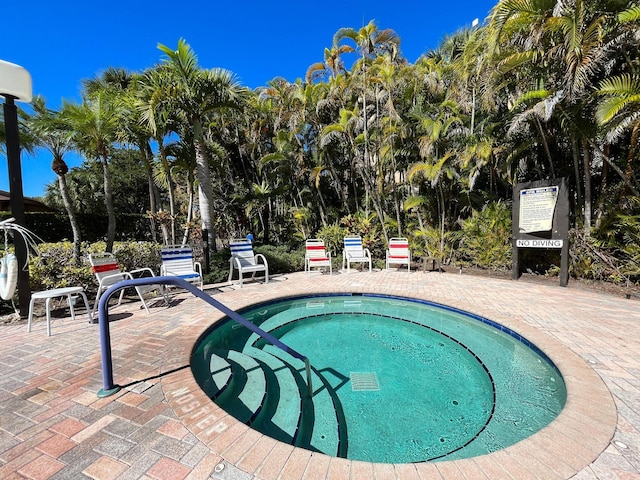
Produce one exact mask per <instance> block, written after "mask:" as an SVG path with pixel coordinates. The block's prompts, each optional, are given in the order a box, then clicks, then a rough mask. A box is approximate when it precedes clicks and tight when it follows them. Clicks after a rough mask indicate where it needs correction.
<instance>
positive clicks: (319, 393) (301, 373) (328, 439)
mask: <svg viewBox="0 0 640 480" xmlns="http://www.w3.org/2000/svg"><path fill="white" fill-rule="evenodd" d="M264 351H265V352H268V353H270V354H272V355H273V356H275V357H278V358H280V359H281V360H282V361H284V362H288V361H289V362H291V364H292V366H294V369H295V371H296V372H297V376H298V379H299V380H298V381H297V382H296V383H297V384H298V385H299V386H300V387H301V388H302V390H301V393H300V398H301V399H302V402H301V409H300V410H301V412H302V419H301V423H300V427H299V429H298V433H297V436H296V441H295V445H297V446H299V447H303V448H306V449H309V450H315V451H318V452H322V453H325V454H327V455H331V456H337V455H339V453H340V452H341V450H342V448H341V445H340V431H341V429H340V424H339V422H338V419H337V416H336V409H335V405H334V403H333V398H332V395H331V393H330V391H329V389H328V388H327V386H326V385H325V383H324V381H323V379H321V378H320V377H319V376H318V375H317V373H316V372H315V371H313V369H312V371H311V383H312V386H313V396H312V398H309V396H308V394H307V393H306V389H307V385H306V371H305V367H304V363H303V362H301V361H300V360H296V359H293V358H292V357H291V356H290V355H289V354H287V353H285V352H283V351H282V350H280V349H279V348H277V347H274V346H273V345H266V346H265V347H264ZM285 356H286V357H289V358H288V359H287V358H285Z"/></svg>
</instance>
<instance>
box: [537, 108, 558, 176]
mask: <svg viewBox="0 0 640 480" xmlns="http://www.w3.org/2000/svg"><path fill="white" fill-rule="evenodd" d="M536 126H537V127H538V133H539V134H540V138H541V139H542V145H543V147H544V151H545V153H546V154H547V160H549V169H550V171H551V177H552V178H555V176H556V173H555V171H554V168H553V158H551V150H550V149H549V143H548V142H547V137H546V136H545V134H544V130H543V128H542V125H541V124H540V119H539V118H538V117H536Z"/></svg>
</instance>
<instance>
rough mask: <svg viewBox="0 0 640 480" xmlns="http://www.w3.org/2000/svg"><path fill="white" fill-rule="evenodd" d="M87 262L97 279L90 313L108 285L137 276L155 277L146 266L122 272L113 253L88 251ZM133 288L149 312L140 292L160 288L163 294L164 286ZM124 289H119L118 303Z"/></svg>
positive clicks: (120, 301) (96, 305)
mask: <svg viewBox="0 0 640 480" xmlns="http://www.w3.org/2000/svg"><path fill="white" fill-rule="evenodd" d="M89 263H90V264H91V268H92V269H93V273H94V274H95V276H96V280H97V281H98V293H97V295H96V301H95V303H94V304H93V310H92V311H91V313H92V314H93V313H95V311H96V308H98V301H99V300H100V296H101V295H102V293H103V292H104V291H105V290H107V289H108V288H109V287H110V286H112V285H114V284H116V283H118V282H120V281H122V280H133V279H134V278H139V277H155V275H154V274H153V270H151V269H150V268H148V267H145V268H137V269H135V270H131V271H128V272H123V271H122V270H120V265H118V260H117V259H116V257H115V255H113V253H90V254H89ZM134 275H135V277H134ZM135 289H136V293H137V294H138V297H140V300H141V301H142V305H144V308H145V310H146V311H147V313H149V307H147V303H146V302H145V301H144V298H143V297H142V294H143V293H145V292H148V291H150V290H158V289H160V290H161V291H162V293H163V295H165V292H164V287H163V286H160V285H150V286H143V287H135ZM124 291H125V289H122V290H121V291H120V297H119V298H118V305H120V303H122V297H123V296H124ZM166 300H167V297H166V295H165V302H166Z"/></svg>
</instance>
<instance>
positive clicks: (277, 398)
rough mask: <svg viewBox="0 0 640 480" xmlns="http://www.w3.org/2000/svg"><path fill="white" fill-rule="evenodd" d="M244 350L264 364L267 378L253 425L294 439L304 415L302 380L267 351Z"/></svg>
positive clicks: (285, 439)
mask: <svg viewBox="0 0 640 480" xmlns="http://www.w3.org/2000/svg"><path fill="white" fill-rule="evenodd" d="M243 353H245V354H247V355H251V356H252V357H253V358H255V359H256V360H257V361H258V363H261V364H262V365H263V368H264V370H265V377H266V379H267V395H266V397H265V400H264V404H263V406H262V409H261V411H260V413H259V414H258V415H257V416H256V418H255V419H254V420H253V421H252V422H251V426H252V427H253V428H255V429H256V430H258V431H261V432H269V436H271V437H273V438H275V439H276V440H280V441H282V442H286V443H289V444H292V443H294V442H295V439H296V434H297V432H298V427H299V425H300V422H301V418H302V414H301V407H302V400H301V398H300V385H299V382H300V380H299V379H296V377H295V376H294V372H293V371H292V367H291V366H290V365H288V364H287V363H285V362H284V361H282V360H281V359H279V358H277V357H275V356H273V355H271V354H269V353H268V352H265V351H263V350H260V349H257V348H252V347H249V348H246V349H245V350H244V352H243ZM303 387H304V386H303Z"/></svg>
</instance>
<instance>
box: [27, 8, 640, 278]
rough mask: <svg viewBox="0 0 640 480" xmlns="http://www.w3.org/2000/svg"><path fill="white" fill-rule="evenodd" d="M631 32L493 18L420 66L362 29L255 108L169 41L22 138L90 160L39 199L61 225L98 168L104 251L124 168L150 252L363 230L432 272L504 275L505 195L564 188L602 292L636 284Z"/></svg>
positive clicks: (231, 81) (636, 64) (627, 21)
mask: <svg viewBox="0 0 640 480" xmlns="http://www.w3.org/2000/svg"><path fill="white" fill-rule="evenodd" d="M638 22H640V19H639V16H638V6H637V3H636V2H633V1H624V0H605V1H601V0H598V1H595V0H562V1H560V0H500V1H499V2H498V3H497V4H496V6H495V7H494V8H493V10H492V12H491V15H490V16H489V18H487V19H486V21H485V22H484V23H483V24H482V25H481V26H479V27H475V28H471V29H465V30H462V31H459V32H456V33H454V34H452V35H451V36H449V37H447V38H445V39H444V40H443V41H442V43H441V44H440V46H439V47H438V48H437V49H435V50H433V51H429V52H426V53H425V54H424V55H423V56H422V57H421V58H419V59H418V60H417V61H416V62H415V63H414V64H411V63H409V62H408V61H407V59H405V58H404V57H403V56H402V50H401V38H400V36H399V35H398V34H397V33H396V32H394V31H393V30H391V29H380V28H378V26H377V25H376V24H375V23H374V22H370V23H369V24H368V25H366V26H365V27H363V28H361V29H359V30H358V29H352V28H342V29H340V30H339V31H338V32H336V33H335V35H334V37H333V41H332V42H331V43H330V45H328V46H327V48H326V49H325V50H324V54H323V52H318V57H319V61H318V62H316V63H314V64H313V65H311V66H310V67H309V69H308V71H307V72H301V76H304V77H305V78H304V80H302V79H298V80H296V81H294V82H289V81H287V80H284V79H283V78H274V79H273V80H272V81H271V82H269V84H268V85H266V86H264V87H261V88H257V89H255V90H249V89H247V88H244V87H242V86H241V85H240V83H239V82H238V80H237V79H236V78H235V76H234V74H233V73H232V72H229V71H226V70H223V69H205V68H203V67H201V66H199V64H198V61H197V57H196V54H195V52H193V51H192V50H191V48H190V47H189V45H188V44H187V43H186V42H185V41H184V40H180V41H179V42H178V45H177V48H175V50H174V49H173V47H168V46H165V45H160V46H159V50H160V62H159V63H158V64H157V65H155V66H153V67H151V68H149V69H148V70H146V71H144V72H123V71H120V70H114V69H110V70H108V71H107V72H105V73H104V74H103V75H102V76H101V77H98V78H96V79H93V80H90V81H87V82H85V83H84V89H83V93H84V94H83V100H82V102H81V103H79V104H72V103H69V102H65V104H64V105H63V107H62V108H61V110H60V112H57V113H56V112H53V111H51V110H43V109H40V108H39V107H38V108H35V107H36V105H35V104H34V113H33V114H32V115H31V116H30V117H31V120H30V121H25V122H24V125H23V126H24V128H25V129H27V130H28V132H26V133H25V138H33V139H34V140H33V141H34V144H33V145H34V146H33V148H37V146H38V145H40V146H44V147H46V148H49V150H50V151H51V152H52V153H53V155H54V157H55V158H58V160H59V158H60V157H61V154H62V153H66V152H67V151H69V150H73V151H75V152H77V153H79V154H81V155H83V156H84V158H85V159H86V162H85V165H83V167H81V168H80V169H77V171H76V172H74V170H75V169H72V171H70V172H68V173H67V172H64V174H62V173H60V174H59V175H61V182H59V186H58V187H56V188H53V187H52V188H51V192H52V194H53V193H55V194H56V195H57V194H60V195H61V196H62V202H63V203H64V205H65V207H66V208H67V210H68V211H69V214H70V218H72V212H73V211H74V210H75V211H81V210H82V202H83V201H84V200H85V199H83V198H82V194H80V192H79V191H78V190H76V191H74V188H73V187H72V185H76V184H79V183H80V182H79V181H78V182H76V180H74V175H75V176H78V177H81V176H82V175H83V174H84V173H86V171H87V169H88V168H90V166H91V165H96V166H99V167H100V171H101V172H102V178H100V179H99V180H97V184H94V186H93V190H94V193H95V192H98V191H101V194H100V195H101V196H102V199H103V201H104V206H105V207H104V208H105V211H106V212H107V213H108V214H109V218H110V219H112V221H111V222H110V225H109V229H108V232H107V235H106V238H107V248H108V249H109V248H111V245H112V244H111V242H112V241H113V232H114V228H116V227H115V222H116V217H115V209H114V203H115V202H114V199H113V197H114V194H115V196H120V195H124V194H125V193H126V192H125V191H121V190H122V189H121V187H118V190H117V192H116V191H115V189H114V187H113V185H112V182H113V180H112V178H113V175H112V173H113V172H112V170H113V169H114V168H118V167H117V162H118V159H122V158H123V157H127V158H129V159H133V161H134V162H136V163H137V164H138V165H139V166H140V169H141V171H143V172H146V173H145V175H146V178H147V182H148V188H147V191H146V193H145V195H144V197H143V196H142V195H141V196H140V197H138V198H137V200H136V202H137V205H138V206H139V207H143V210H144V211H146V212H148V214H149V219H150V228H151V229H152V231H153V235H154V236H155V235H156V234H157V235H158V236H159V237H158V241H159V242H163V243H173V242H175V241H180V239H179V238H178V237H179V236H180V233H179V231H178V230H182V236H183V237H184V238H188V236H189V235H190V234H191V233H192V231H193V229H194V227H199V226H200V225H203V226H204V228H205V229H206V230H207V231H208V234H209V245H210V247H211V249H212V250H215V249H216V248H221V247H223V246H224V245H225V244H226V242H227V241H228V239H230V238H233V237H237V236H245V235H246V234H247V233H253V234H254V236H255V237H256V239H257V240H259V241H260V242H261V243H264V244H269V243H271V244H280V245H282V244H287V243H292V244H295V245H299V244H300V242H301V241H302V240H303V239H304V238H309V237H315V236H318V235H322V234H323V233H325V234H326V235H327V236H329V238H328V239H327V241H328V244H329V245H331V246H332V247H333V248H339V245H336V243H337V242H338V239H339V238H340V237H339V235H340V234H341V232H342V231H353V230H357V231H358V233H361V234H362V235H363V238H364V239H365V241H366V242H370V243H371V246H372V247H373V248H375V249H377V250H378V251H381V252H383V251H384V248H385V245H386V242H387V241H388V239H389V238H390V237H394V236H407V237H409V238H410V241H411V243H412V246H413V248H415V249H416V251H417V252H419V253H420V254H421V255H423V256H429V257H432V258H436V259H438V260H440V261H441V262H443V263H445V264H446V263H447V262H468V263H469V262H470V263H476V264H478V265H482V266H486V267H490V268H501V269H505V268H508V263H509V261H510V260H509V251H508V249H509V247H508V245H509V237H508V235H509V231H508V225H507V223H508V221H509V218H508V212H509V209H510V204H511V203H510V202H511V197H512V189H513V187H514V185H515V184H516V183H518V182H525V181H531V180H541V179H551V178H560V177H566V178H567V179H568V184H569V190H570V203H571V224H572V227H573V228H574V229H576V230H579V234H576V238H581V239H584V242H579V244H580V245H583V246H584V245H589V248H594V249H596V250H598V249H609V250H608V251H609V252H613V256H612V257H611V258H613V260H610V259H608V260H607V261H608V262H609V263H610V265H608V266H607V267H606V268H604V270H605V271H606V272H607V275H608V276H609V277H610V278H615V279H617V280H620V279H622V278H625V279H629V278H635V279H637V278H638V273H639V272H638V268H637V265H638V262H637V257H638V225H639V223H640V220H639V218H638V215H637V211H638V210H637V208H638V204H637V198H638V197H639V196H640V194H639V192H640V179H639V176H638V155H639V152H640V149H639V145H638V143H639V141H640V139H639V134H640V88H639V87H640V77H639V72H640V56H639V52H640V50H639V49H638V41H639V40H640V36H639V34H638V32H639V31H640V29H639V28H638ZM305 73H306V75H305ZM42 105H43V106H44V103H43V104H42ZM28 117H29V115H27V118H28ZM47 121H49V122H50V124H49V126H48V127H46V128H45V127H43V126H42V124H43V122H44V123H46V122H47ZM29 129H30V130H29ZM56 129H58V130H59V133H58V134H56V136H52V132H53V131H56ZM53 140H56V141H57V142H58V141H59V142H62V143H60V144H58V143H56V145H57V147H56V148H59V149H61V150H60V152H58V153H57V151H54V150H53V145H52V143H51V142H52V141H53ZM56 156H57V157H56ZM55 158H54V159H55ZM57 163H58V164H60V162H59V161H57ZM63 171H64V169H63V168H60V167H59V168H58V170H56V173H58V172H63ZM65 177H66V178H65ZM62 180H66V186H65V182H62ZM94 181H96V179H95V177H94ZM65 190H66V193H65ZM65 195H66V196H67V197H68V199H65ZM196 196H197V201H196ZM58 201H60V200H58ZM319 232H320V233H319ZM154 238H155V237H154ZM487 242H488V243H487ZM505 242H506V243H505ZM579 256H580V255H579V253H578V254H576V258H577V257H579ZM472 257H473V258H472ZM594 258H599V257H598V256H597V255H596V256H595V257H594ZM629 259H633V261H632V262H629ZM611 262H613V263H611ZM624 262H626V265H631V267H628V266H627V267H625V268H626V269H625V268H622V267H621V266H622V264H623V263H624ZM588 263H589V265H592V262H591V261H589V262H588ZM600 264H602V262H600ZM589 265H586V264H584V262H582V263H581V262H579V261H578V262H574V266H575V270H574V271H575V272H580V274H585V270H587V271H588V270H589V269H590V268H591V269H592V271H595V270H597V268H596V267H589ZM598 268H600V267H598ZM586 275H587V276H588V275H589V273H586ZM598 275H600V274H599V273H598Z"/></svg>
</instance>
